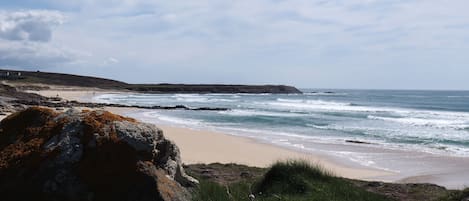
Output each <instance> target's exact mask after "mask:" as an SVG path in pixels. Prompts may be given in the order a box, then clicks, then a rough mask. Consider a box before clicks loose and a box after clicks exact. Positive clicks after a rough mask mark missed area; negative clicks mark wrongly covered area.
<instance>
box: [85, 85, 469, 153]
mask: <svg viewBox="0 0 469 201" xmlns="http://www.w3.org/2000/svg"><path fill="white" fill-rule="evenodd" d="M303 91H304V92H305V93H304V94H290V95H277V94H164V95H157V94H106V95H101V96H97V97H95V98H94V99H95V101H98V102H106V103H120V104H129V105H142V106H152V105H160V106H174V105H186V106H189V107H226V108H230V109H231V110H229V111H182V110H173V111H169V110H166V111H165V110H151V111H148V110H147V111H142V112H141V113H138V114H132V115H134V116H136V117H140V118H144V119H145V120H147V121H152V122H157V123H167V124H176V125H179V126H187V127H194V128H209V129H216V130H220V131H224V132H227V133H231V134H234V135H240V136H246V137H252V138H256V139H259V140H261V141H264V142H268V143H272V144H277V145H281V146H286V147H292V148H295V149H303V150H312V149H314V148H315V147H314V145H313V143H317V142H320V143H322V142H324V143H333V144H350V143H347V142H346V141H347V140H358V141H363V142H367V143H371V144H362V145H358V144H357V146H379V147H387V148H390V149H406V150H418V151H424V152H430V153H435V154H442V155H455V156H469V92H467V91H387V90H386V91H384V90H333V89H331V90H323V89H322V90H314V89H305V90H303ZM326 92H333V93H326Z"/></svg>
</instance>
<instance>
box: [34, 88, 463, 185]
mask: <svg viewBox="0 0 469 201" xmlns="http://www.w3.org/2000/svg"><path fill="white" fill-rule="evenodd" d="M31 92H35V93H38V94H41V95H44V96H57V95H58V96H60V97H62V98H64V99H67V100H77V101H84V102H86V101H88V102H89V101H92V97H93V96H96V95H99V94H106V93H116V92H108V91H103V90H94V89H85V90H84V89H83V88H69V89H60V90H46V91H31ZM104 109H106V110H109V111H111V112H114V113H117V114H120V115H124V116H129V114H132V113H138V112H141V110H142V109H133V108H109V107H108V108H104ZM137 119H139V118H137ZM139 120H143V121H144V119H139ZM152 123H153V122H152ZM157 126H158V127H160V128H161V129H162V130H163V132H164V135H165V136H166V137H167V138H169V139H171V140H173V141H174V142H175V143H176V144H177V145H178V147H179V148H180V150H181V157H182V160H183V162H184V163H186V164H194V163H215V162H219V163H239V164H245V165H250V166H257V167H268V166H269V165H270V164H272V163H274V162H276V161H278V160H285V159H304V160H307V161H310V162H312V163H314V164H319V165H320V166H322V167H324V168H325V169H327V170H329V171H331V172H333V173H334V174H335V175H337V176H341V177H346V178H353V179H362V180H380V181H387V182H409V183H412V182H418V183H427V182H428V183H436V184H438V185H443V186H445V187H447V188H453V189H455V188H463V187H465V186H467V185H468V182H467V179H468V178H467V177H468V176H464V175H469V170H467V168H464V167H469V158H458V157H446V156H437V155H432V154H428V153H423V152H422V153H421V152H410V151H402V150H387V149H380V148H367V147H365V148H364V147H359V146H353V145H350V146H347V145H329V144H320V143H318V144H317V146H318V148H319V149H324V150H337V151H344V152H350V151H359V152H367V153H373V154H375V155H379V156H382V157H378V158H377V159H378V160H381V162H382V163H383V164H387V165H386V166H389V167H392V168H396V169H403V170H405V171H388V170H387V169H386V168H374V167H372V166H365V165H360V164H356V163H351V162H350V161H349V160H346V159H344V158H340V157H336V156H332V155H330V154H324V152H317V153H315V152H308V153H306V152H301V151H298V150H290V149H287V148H283V147H279V146H274V145H270V144H265V143H262V142H259V141H255V140H253V139H249V138H244V137H238V136H233V135H229V134H226V133H222V132H219V131H209V130H200V129H192V128H181V127H175V126H172V125H161V124H158V125H157ZM352 153H353V152H352ZM417 160H418V161H417Z"/></svg>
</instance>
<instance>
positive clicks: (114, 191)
mask: <svg viewBox="0 0 469 201" xmlns="http://www.w3.org/2000/svg"><path fill="white" fill-rule="evenodd" d="M196 184H197V181H196V180H195V179H193V178H192V177H189V176H187V175H186V174H185V173H184V170H183V168H182V164H181V160H180V156H179V150H178V148H177V146H176V145H175V144H174V143H172V142H171V141H169V140H167V139H165V138H164V136H163V132H162V131H161V130H160V129H158V128H156V127H155V126H153V125H150V124H144V123H139V122H137V121H135V120H134V119H130V118H126V117H122V116H118V115H114V114H111V113H109V112H106V111H78V110H75V109H71V110H68V111H67V112H65V113H56V112H54V111H52V110H50V109H45V108H40V107H32V108H29V109H26V110H24V111H22V112H19V113H15V114H12V115H10V116H9V117H7V118H5V119H4V120H3V121H2V122H0V195H1V200H98V201H99V200H129V201H130V200H133V201H134V200H175V201H177V200H190V194H189V191H188V188H189V187H192V186H195V185H196Z"/></svg>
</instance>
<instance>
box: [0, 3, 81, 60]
mask: <svg viewBox="0 0 469 201" xmlns="http://www.w3.org/2000/svg"><path fill="white" fill-rule="evenodd" d="M64 20H65V16H64V15H63V14H62V13H61V12H59V11H49V10H21V11H6V10H1V11H0V67H20V68H23V69H37V68H47V67H54V66H58V65H63V64H66V63H73V61H74V60H75V56H76V52H74V51H73V50H70V49H69V48H66V47H64V46H63V45H57V44H52V43H50V42H51V40H52V35H53V30H54V27H56V26H58V25H60V24H62V23H64Z"/></svg>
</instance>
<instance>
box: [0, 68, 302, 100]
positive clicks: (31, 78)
mask: <svg viewBox="0 0 469 201" xmlns="http://www.w3.org/2000/svg"><path fill="white" fill-rule="evenodd" d="M7 75H8V76H7ZM0 80H8V81H9V82H22V83H30V84H48V85H63V86H78V87H96V88H102V89H115V90H130V91H136V92H145V93H285V94H288V93H301V91H300V90H298V89H297V88H295V87H292V86H286V85H221V84H128V83H125V82H120V81H116V80H111V79H105V78H98V77H89V76H80V75H70V74H61V73H48V72H39V71H37V72H31V71H17V70H1V69H0Z"/></svg>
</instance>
